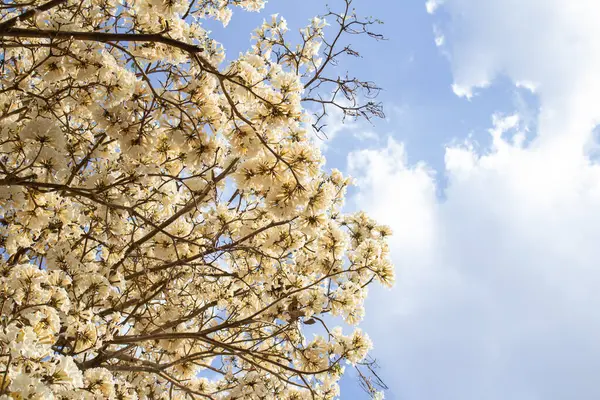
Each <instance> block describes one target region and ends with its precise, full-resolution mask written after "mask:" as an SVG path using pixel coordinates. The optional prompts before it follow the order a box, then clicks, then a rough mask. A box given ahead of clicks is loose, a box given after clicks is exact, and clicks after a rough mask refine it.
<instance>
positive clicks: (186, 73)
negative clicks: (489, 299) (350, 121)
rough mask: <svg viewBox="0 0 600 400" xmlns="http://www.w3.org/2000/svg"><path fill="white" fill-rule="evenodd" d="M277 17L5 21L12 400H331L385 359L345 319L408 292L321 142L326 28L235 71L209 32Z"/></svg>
mask: <svg viewBox="0 0 600 400" xmlns="http://www.w3.org/2000/svg"><path fill="white" fill-rule="evenodd" d="M263 3H264V1H262V0H235V1H231V0H203V1H199V2H196V1H188V0H169V1H167V0H149V1H139V0H121V1H118V0H83V1H77V2H75V1H51V2H49V3H44V2H41V1H33V2H31V1H28V2H25V3H24V5H22V6H21V5H18V3H15V6H14V7H10V8H7V7H5V8H2V9H1V10H0V18H1V19H0V21H8V22H10V24H11V25H10V26H9V27H8V28H6V26H4V27H3V26H2V23H3V22H0V35H1V36H0V38H1V43H2V45H3V47H4V51H3V53H2V54H1V55H0V62H1V64H2V66H1V68H2V75H1V76H0V249H1V257H0V309H1V317H0V318H1V319H0V398H1V399H8V398H18V399H21V398H39V399H51V398H57V399H58V398H64V399H66V398H73V399H88V398H89V399H100V398H102V399H104V398H114V399H117V398H118V399H167V398H190V397H191V398H196V397H197V398H210V399H241V398H244V399H267V398H269V399H315V398H320V399H331V398H335V397H336V396H338V395H339V388H338V386H337V381H338V380H339V379H340V377H341V376H342V373H343V367H342V366H341V365H342V364H343V363H344V362H346V361H347V362H350V363H353V364H356V363H359V362H360V361H361V360H362V359H363V358H364V357H365V356H366V354H367V352H368V351H369V349H370V347H371V344H370V341H369V339H368V337H367V336H366V334H364V333H362V331H360V330H355V331H354V332H353V333H351V334H349V335H345V334H343V332H342V330H340V329H329V328H328V327H327V324H326V322H327V319H328V318H327V317H328V316H329V315H334V316H341V317H342V318H343V319H344V320H345V321H346V322H347V323H348V324H350V325H355V324H356V323H358V322H359V321H360V320H361V318H362V317H363V314H364V309H363V301H364V299H365V296H366V295H367V287H368V285H370V284H371V283H372V282H374V281H379V282H381V283H383V284H384V285H391V284H392V283H393V279H394V273H393V268H392V266H391V264H390V261H389V249H388V246H387V244H386V237H387V236H388V235H389V234H390V232H389V229H388V228H387V227H385V226H381V225H378V224H377V223H375V222H374V221H373V220H371V219H370V218H369V217H368V216H366V215H365V214H364V213H357V214H353V215H347V214H344V213H343V212H342V207H343V201H344V195H345V191H346V188H347V186H348V185H349V184H350V180H349V179H348V178H345V177H344V176H342V174H341V173H340V172H339V171H337V170H334V171H331V172H329V173H327V172H325V171H324V169H323V163H324V159H323V157H322V155H321V154H320V152H319V150H318V148H317V147H316V146H315V145H314V143H313V142H312V140H311V139H310V138H311V136H310V133H309V131H308V129H310V118H309V117H308V115H307V113H306V111H305V109H304V107H303V101H304V100H305V98H304V97H303V93H304V92H305V89H306V87H307V86H306V85H308V84H310V83H311V82H318V79H316V78H315V77H319V76H320V75H319V74H321V73H322V68H321V67H322V66H323V64H322V61H321V60H320V59H319V51H320V48H321V44H322V42H323V40H324V31H323V30H324V28H325V26H326V24H325V22H324V21H323V20H321V19H318V18H315V19H314V20H312V21H311V23H310V25H309V26H308V27H307V28H305V29H303V30H302V31H301V35H302V38H303V43H302V44H301V45H299V46H297V47H295V48H293V49H291V48H289V45H288V43H287V42H286V39H285V34H286V31H287V27H286V24H285V21H284V20H283V19H281V18H279V17H277V16H274V17H272V18H271V19H269V20H268V21H265V22H264V23H263V24H262V26H261V27H259V28H258V29H257V30H256V32H255V34H254V44H253V46H252V48H251V49H250V50H249V51H248V52H247V53H245V54H242V55H241V56H240V57H239V58H238V59H237V60H235V61H233V62H231V63H229V64H227V65H221V64H223V63H224V62H223V60H224V53H223V49H222V48H221V47H220V46H219V45H218V43H216V42H215V41H214V40H213V39H212V38H210V37H209V35H208V33H207V31H205V30H204V29H203V28H202V25H201V18H215V19H217V20H220V21H221V22H223V23H224V24H226V23H227V22H228V21H229V18H230V17H231V6H239V7H241V8H243V9H246V10H249V11H257V10H260V9H261V8H262V6H263ZM48 4H50V5H51V6H48ZM34 8H38V10H37V11H36V12H29V11H28V10H33V9H34ZM16 17H19V18H18V19H14V18H16ZM11 21H12V22H11ZM48 32H50V34H48V35H47V36H44V35H46V33H48ZM52 32H54V33H52ZM57 32H58V33H57ZM60 32H62V33H60ZM65 32H70V33H68V34H65ZM197 48H202V49H203V51H202V52H200V51H196V50H195V49H197ZM307 82H308V83H307ZM306 325H314V327H317V326H318V327H320V328H322V329H321V333H320V334H319V335H317V336H315V337H314V338H313V339H312V340H308V339H307V338H306V330H307V329H306ZM314 327H313V328H314ZM313 328H311V330H313V331H314V330H315V329H313ZM320 328H319V329H320Z"/></svg>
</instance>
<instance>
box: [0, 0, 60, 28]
mask: <svg viewBox="0 0 600 400" xmlns="http://www.w3.org/2000/svg"><path fill="white" fill-rule="evenodd" d="M66 2H67V0H52V1H49V2H47V3H46V4H42V5H41V6H39V7H34V8H30V9H29V10H27V11H25V12H24V13H23V14H21V15H17V16H16V17H14V18H11V19H9V20H7V21H4V22H2V23H0V32H2V31H5V30H7V29H10V28H11V27H13V26H14V25H15V24H16V23H17V22H19V21H25V20H26V19H29V18H31V17H33V16H34V15H35V13H37V12H39V11H48V10H50V9H51V8H54V7H56V6H58V5H60V4H62V3H66Z"/></svg>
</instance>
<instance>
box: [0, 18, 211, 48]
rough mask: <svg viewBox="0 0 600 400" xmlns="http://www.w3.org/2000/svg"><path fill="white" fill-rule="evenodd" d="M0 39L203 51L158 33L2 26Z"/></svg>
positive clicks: (0, 27)
mask: <svg viewBox="0 0 600 400" xmlns="http://www.w3.org/2000/svg"><path fill="white" fill-rule="evenodd" d="M7 22H9V21H7ZM0 37H20V38H42V39H75V40H86V41H92V42H151V43H162V44H166V45H168V46H173V47H177V48H179V49H181V50H184V51H187V52H189V53H199V52H202V51H204V49H203V48H202V47H200V46H196V45H193V44H189V43H185V42H181V41H179V40H175V39H172V38H170V37H166V36H162V35H161V34H159V33H109V32H75V31H53V30H46V29H22V28H9V29H2V26H0Z"/></svg>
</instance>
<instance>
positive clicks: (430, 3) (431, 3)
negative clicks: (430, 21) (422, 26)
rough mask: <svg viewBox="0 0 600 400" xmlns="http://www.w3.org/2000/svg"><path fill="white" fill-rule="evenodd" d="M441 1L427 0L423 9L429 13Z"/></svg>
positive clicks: (435, 8)
mask: <svg viewBox="0 0 600 400" xmlns="http://www.w3.org/2000/svg"><path fill="white" fill-rule="evenodd" d="M442 3H443V1H442V0H427V2H426V3H425V9H426V10H427V12H428V13H429V14H433V13H434V12H435V10H437V8H438V7H439V6H440V5H441V4H442Z"/></svg>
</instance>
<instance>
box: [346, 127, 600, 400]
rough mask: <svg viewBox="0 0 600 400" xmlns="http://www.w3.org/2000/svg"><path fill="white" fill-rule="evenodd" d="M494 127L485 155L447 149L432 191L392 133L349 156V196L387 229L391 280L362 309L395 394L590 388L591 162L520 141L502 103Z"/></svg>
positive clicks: (522, 393) (448, 399)
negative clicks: (440, 183) (442, 179)
mask: <svg viewBox="0 0 600 400" xmlns="http://www.w3.org/2000/svg"><path fill="white" fill-rule="evenodd" d="M493 125H494V126H493V128H492V129H490V134H491V135H492V137H493V146H492V148H491V149H490V152H489V154H486V155H479V154H477V153H476V152H475V151H474V150H473V149H472V148H469V147H468V146H460V147H450V148H448V149H447V152H446V161H445V164H446V175H447V176H448V178H449V184H448V187H447V189H446V192H445V194H446V200H445V201H440V200H438V199H437V198H436V195H435V181H434V176H433V175H432V173H431V171H429V170H428V169H427V168H426V166H424V165H422V164H420V165H417V166H414V167H411V166H408V165H407V163H406V154H405V152H404V147H403V146H402V144H399V143H397V142H396V141H394V140H393V139H390V140H389V141H388V144H387V147H385V148H381V149H378V150H363V151H360V152H356V153H352V154H351V155H350V156H349V167H350V170H351V172H352V173H353V174H354V175H355V176H356V177H357V181H358V184H359V185H360V189H361V191H360V193H359V195H358V196H357V197H356V198H355V199H354V205H355V206H356V207H357V208H360V209H365V210H367V211H368V212H369V213H371V214H372V215H374V216H375V217H377V218H378V219H379V220H380V221H382V222H385V223H387V224H390V225H391V226H392V227H393V229H394V231H395V236H394V238H393V239H392V240H393V241H392V243H391V244H392V249H393V258H394V261H395V263H396V264H397V266H398V284H397V287H396V288H395V289H394V291H392V292H383V291H379V292H375V293H373V296H372V298H371V299H370V302H369V309H368V310H367V316H368V317H367V318H368V319H367V321H366V325H367V329H368V331H369V332H370V334H371V335H372V336H373V338H374V341H375V343H376V345H377V348H376V355H377V356H378V357H379V359H380V361H381V362H382V364H383V367H384V374H385V376H387V378H388V383H389V384H390V385H391V387H392V391H393V393H394V394H395V395H396V396H397V398H402V399H406V400H413V399H414V400H421V399H443V400H476V399H477V400H480V399H486V400H506V399H511V400H512V399H515V400H520V399H523V400H538V399H540V400H563V399H565V400H566V399H571V398H577V399H578V400H588V399H589V400H592V399H597V398H599V397H600V387H599V386H598V385H597V371H599V370H600V345H599V344H598V343H599V341H598V337H599V336H600V313H599V312H598V311H597V310H598V309H600V290H598V288H600V261H599V260H600V245H598V240H600V167H599V166H597V165H592V164H590V163H589V160H588V159H587V158H586V157H585V156H584V155H583V154H581V153H580V154H579V155H577V156H575V155H573V154H571V153H569V154H567V155H566V156H565V154H563V152H562V151H561V150H560V148H557V147H556V146H553V145H552V144H548V145H546V144H542V145H537V146H534V147H523V146H522V144H521V141H520V140H519V139H518V137H519V136H520V135H521V134H522V133H521V132H519V131H518V126H519V120H518V117H517V116H515V115H512V116H508V117H500V116H495V117H494V119H493ZM382 304H385V306H382ZM377 349H379V350H380V351H378V352H377Z"/></svg>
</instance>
